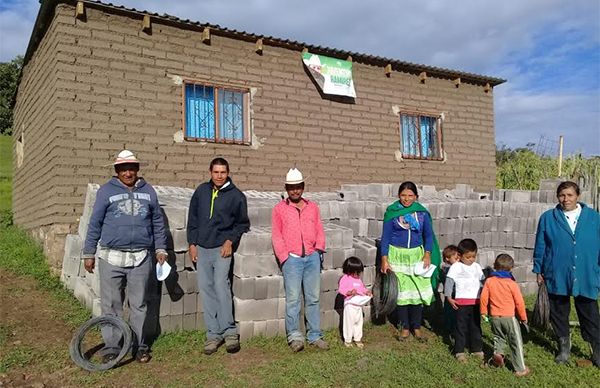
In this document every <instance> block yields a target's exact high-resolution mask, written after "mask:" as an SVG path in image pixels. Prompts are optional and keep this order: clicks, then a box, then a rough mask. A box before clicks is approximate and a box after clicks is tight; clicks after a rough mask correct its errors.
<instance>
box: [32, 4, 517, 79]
mask: <svg viewBox="0 0 600 388" xmlns="http://www.w3.org/2000/svg"><path fill="white" fill-rule="evenodd" d="M83 2H84V3H85V4H86V5H87V6H89V7H92V8H96V9H101V10H104V11H106V12H109V13H117V14H124V15H127V16H137V17H139V18H140V19H141V18H143V16H144V15H150V16H151V17H152V18H153V19H154V21H155V22H159V23H163V24H169V25H173V26H177V27H180V28H186V29H193V30H201V29H203V28H205V27H208V28H209V29H210V31H211V34H215V35H220V36H227V37H231V38H234V39H240V40H244V41H249V42H255V41H256V40H258V39H262V40H263V45H270V46H278V47H283V48H287V49H290V50H297V51H301V50H303V49H304V48H306V49H308V51H309V52H311V53H314V54H319V55H326V56H330V57H335V58H340V59H346V58H347V57H348V56H352V61H353V62H356V63H363V64H367V65H374V66H382V67H384V66H386V65H388V64H390V65H391V66H392V69H393V70H396V71H404V72H409V73H416V74H418V73H420V72H423V71H424V72H426V73H427V75H428V76H431V77H437V78H445V79H455V78H460V79H461V82H466V83H474V84H478V85H485V84H487V83H489V84H490V85H491V86H496V85H499V84H501V83H504V82H506V80H504V79H501V78H495V77H488V76H484V75H479V74H474V73H467V72H462V71H457V70H450V69H445V68H441V67H435V66H428V65H424V64H417V63H410V62H405V61H400V60H397V59H391V58H385V57H380V56H376V55H368V54H362V53H358V52H353V51H345V50H339V49H335V48H330V47H323V46H314V45H311V44H308V43H305V42H298V41H294V40H290V39H281V38H276V37H273V36H265V35H258V34H253V33H250V32H246V31H237V30H234V29H230V28H227V27H221V26H219V25H218V24H210V23H201V22H198V21H191V20H189V19H185V20H184V19H180V18H178V17H176V16H172V15H167V14H162V15H159V14H158V13H156V12H150V11H147V10H137V9H135V8H127V7H124V6H122V5H115V4H112V3H104V2H101V1H95V0H85V1H83ZM40 3H41V7H40V11H39V13H38V17H37V19H36V22H35V25H34V28H33V32H32V36H31V39H30V41H29V45H28V47H27V52H26V54H25V62H24V65H25V64H27V62H28V61H29V59H30V58H31V56H32V55H33V53H34V52H35V50H36V48H37V45H38V44H39V42H40V41H41V39H42V37H43V36H44V34H45V33H46V29H47V27H48V26H47V25H48V24H49V23H50V21H51V17H52V16H53V14H54V8H55V6H56V5H57V4H59V3H65V4H71V5H73V6H74V5H75V4H76V3H77V1H72V0H71V1H69V0H62V1H61V0H40Z"/></svg>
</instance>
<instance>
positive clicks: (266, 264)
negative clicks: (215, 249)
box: [233, 254, 281, 278]
mask: <svg viewBox="0 0 600 388" xmlns="http://www.w3.org/2000/svg"><path fill="white" fill-rule="evenodd" d="M280 273H281V271H280V270H279V265H278V264H277V260H276V259H275V256H274V255H273V254H269V255H264V254H261V255H258V254H257V255H242V254H236V255H235V256H234V259H233V274H234V275H236V276H238V277H241V278H242V277H254V276H269V275H279V274H280Z"/></svg>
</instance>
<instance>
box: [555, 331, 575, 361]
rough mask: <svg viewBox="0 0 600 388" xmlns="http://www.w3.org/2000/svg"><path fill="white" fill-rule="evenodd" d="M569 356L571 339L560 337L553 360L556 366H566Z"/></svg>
mask: <svg viewBox="0 0 600 388" xmlns="http://www.w3.org/2000/svg"><path fill="white" fill-rule="evenodd" d="M570 354H571V338H570V337H560V338H559V339H558V355H557V356H556V358H555V359H554V361H555V362H556V363H557V364H566V363H567V361H569V355H570Z"/></svg>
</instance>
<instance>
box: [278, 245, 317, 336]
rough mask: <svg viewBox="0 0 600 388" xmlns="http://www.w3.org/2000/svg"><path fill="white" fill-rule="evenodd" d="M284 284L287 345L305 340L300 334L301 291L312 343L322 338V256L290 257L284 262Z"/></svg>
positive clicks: (307, 334)
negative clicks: (320, 301)
mask: <svg viewBox="0 0 600 388" xmlns="http://www.w3.org/2000/svg"><path fill="white" fill-rule="evenodd" d="M281 271H282V272H283V284H284V286H285V330H286V332H287V340H288V343H290V342H292V341H304V336H303V335H302V333H300V329H299V326H300V303H301V301H302V298H301V292H302V289H304V313H305V316H306V326H307V333H306V337H307V339H308V342H309V343H312V342H315V341H316V340H318V339H319V338H321V337H323V333H322V332H321V311H320V308H319V294H320V292H321V257H320V255H319V252H314V253H313V254H311V255H308V256H305V257H294V256H289V257H288V258H287V260H286V261H285V262H284V264H283V266H282V268H281Z"/></svg>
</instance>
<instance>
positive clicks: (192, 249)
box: [188, 244, 198, 263]
mask: <svg viewBox="0 0 600 388" xmlns="http://www.w3.org/2000/svg"><path fill="white" fill-rule="evenodd" d="M188 254H189V255H190V260H192V263H195V262H196V261H197V260H198V247H196V246H195V245H194V244H192V245H190V250H189V252H188Z"/></svg>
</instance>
